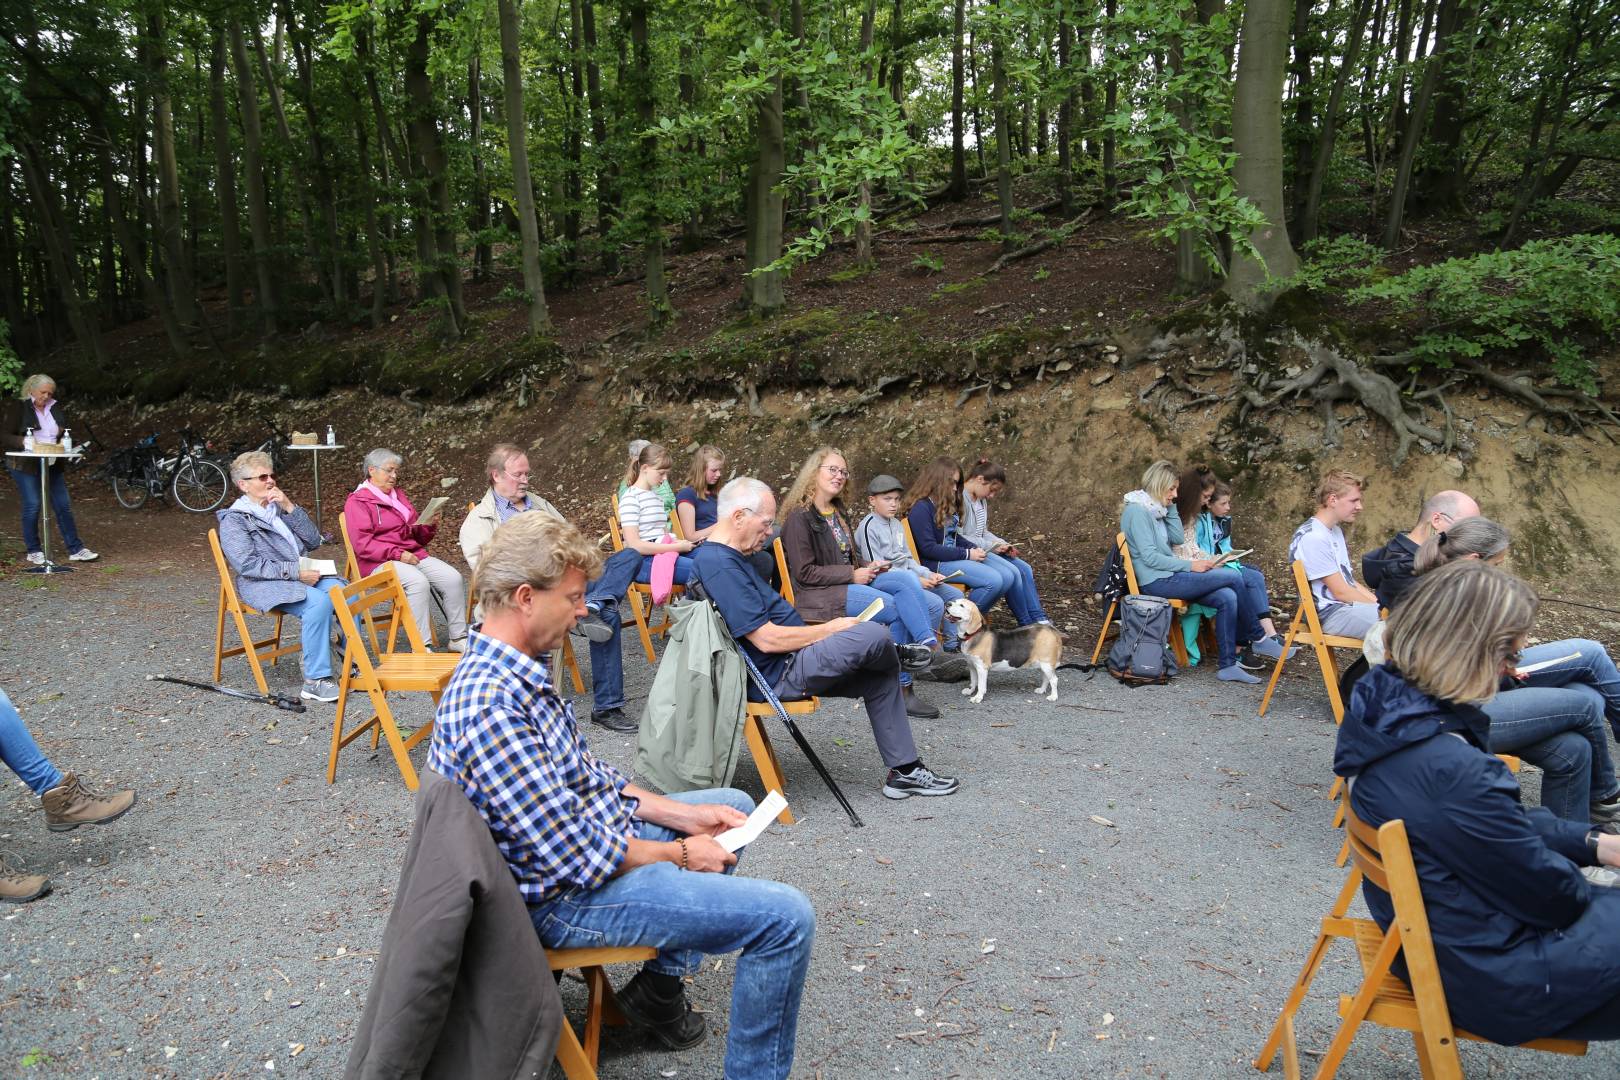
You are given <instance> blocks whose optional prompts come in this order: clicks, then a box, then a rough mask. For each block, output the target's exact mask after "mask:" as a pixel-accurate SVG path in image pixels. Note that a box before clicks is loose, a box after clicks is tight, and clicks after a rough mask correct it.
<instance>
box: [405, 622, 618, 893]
mask: <svg viewBox="0 0 1620 1080" xmlns="http://www.w3.org/2000/svg"><path fill="white" fill-rule="evenodd" d="M433 725H434V726H433V741H432V743H431V745H430V747H429V749H428V758H427V764H428V768H430V769H432V770H434V771H435V772H437V773H440V774H441V775H443V776H446V777H449V778H450V779H451V780H454V781H455V782H456V783H457V784H459V785H460V786H461V790H462V791H463V792H464V793H465V794H466V796H467V799H468V801H470V802H471V803H472V804H473V806H474V807H476V808H477V810H478V812H479V814H481V815H482V816H483V818H484V820H485V821H486V822H487V823H488V824H489V831H490V833H491V835H493V837H494V838H495V846H496V847H498V848H500V851H501V855H502V856H504V857H505V859H506V865H507V866H508V867H509V868H510V869H511V871H512V876H513V877H514V878H516V879H517V885H518V891H519V892H521V893H522V894H523V899H524V901H525V902H527V903H529V904H531V905H535V904H541V903H544V902H545V901H547V900H551V899H554V898H555V897H556V896H557V895H558V894H559V893H561V892H562V891H563V890H565V889H569V888H573V887H578V888H583V889H594V888H596V887H597V886H599V885H601V884H602V883H603V882H605V881H607V880H608V878H610V877H612V876H613V874H614V872H615V871H617V870H618V869H619V866H620V864H621V863H623V862H624V857H625V854H626V853H627V852H628V851H629V848H630V838H631V837H633V836H634V835H635V833H636V825H635V820H634V819H635V812H636V807H637V805H638V803H637V800H636V799H634V798H632V797H630V796H627V795H625V794H624V786H625V784H627V783H628V782H629V780H628V778H627V777H626V776H624V774H623V773H620V772H619V771H618V770H617V769H615V768H614V767H613V766H611V765H609V764H607V763H606V762H602V761H598V760H596V758H594V757H593V756H592V755H591V752H590V751H589V750H588V749H586V747H585V743H584V741H583V740H581V738H580V736H579V728H578V725H577V724H576V723H575V721H574V710H573V708H572V707H571V706H570V705H569V704H568V702H567V701H565V700H563V699H562V698H561V697H560V696H558V694H557V690H556V687H555V685H554V684H553V683H552V681H551V672H550V671H548V670H547V669H546V666H545V665H544V664H542V663H541V662H540V661H538V660H536V659H533V658H532V657H529V656H525V655H524V654H523V653H521V652H519V651H518V650H517V649H514V648H512V647H511V646H510V645H507V644H506V643H504V642H501V641H497V640H496V639H495V638H492V637H487V636H486V635H484V634H480V633H478V632H476V631H474V632H473V633H471V634H469V635H468V639H467V651H466V653H465V654H464V655H463V656H462V658H461V662H460V663H459V664H457V665H456V670H455V674H453V675H452V676H451V677H450V685H449V686H448V687H447V688H446V689H445V692H444V698H443V699H442V700H441V701H440V702H439V709H438V712H437V714H435V716H434V718H433Z"/></svg>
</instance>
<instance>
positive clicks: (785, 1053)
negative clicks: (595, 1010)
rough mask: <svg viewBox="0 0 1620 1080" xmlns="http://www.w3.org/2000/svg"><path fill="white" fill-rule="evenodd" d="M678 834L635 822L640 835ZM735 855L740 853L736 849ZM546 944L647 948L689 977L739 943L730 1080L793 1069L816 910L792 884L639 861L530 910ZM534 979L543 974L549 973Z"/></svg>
mask: <svg viewBox="0 0 1620 1080" xmlns="http://www.w3.org/2000/svg"><path fill="white" fill-rule="evenodd" d="M670 798H672V799H675V800H676V801H678V802H683V803H724V804H726V805H728V806H733V807H736V808H737V809H738V810H741V811H743V812H744V813H747V812H748V811H750V810H752V809H753V808H754V802H753V800H752V799H750V798H749V797H748V796H747V795H745V794H743V793H742V792H740V791H735V790H732V789H731V788H716V789H713V790H709V791H687V792H682V793H681V794H679V795H671V796H670ZM677 835H678V834H676V833H674V832H672V831H671V830H669V829H666V828H663V827H662V826H658V825H650V824H648V823H646V822H640V823H638V827H637V836H638V837H639V838H640V839H642V840H652V841H664V842H667V841H670V840H673V839H675V837H676V836H677ZM739 854H741V853H740V852H739ZM529 917H530V919H532V920H533V922H534V926H535V929H536V931H537V932H538V933H539V935H540V942H541V944H543V945H545V946H546V947H547V948H548V949H584V948H596V947H599V946H630V945H649V946H652V947H654V948H657V949H658V950H659V953H658V956H657V957H655V958H654V959H652V960H649V961H647V963H646V967H647V969H648V970H650V971H654V972H657V973H658V974H661V975H676V976H685V975H689V974H691V973H692V972H694V971H696V970H697V967H698V965H699V964H700V963H701V962H702V958H703V955H704V954H708V955H712V956H717V955H720V954H723V953H731V952H736V951H738V950H739V949H740V950H742V955H741V956H740V957H738V958H737V964H736V967H735V969H734V972H735V974H734V975H733V976H732V987H731V1024H730V1029H729V1031H728V1033H727V1036H726V1066H725V1075H726V1077H727V1078H728V1080H773V1078H785V1077H787V1076H788V1074H789V1073H790V1072H791V1071H792V1069H793V1045H794V1038H795V1033H796V1032H797V1030H798V1024H799V998H800V995H801V994H802V993H803V991H804V976H805V971H806V970H807V969H808V968H809V966H810V945H811V942H812V941H813V940H814V938H815V932H816V914H815V911H814V910H813V909H812V908H811V906H810V900H809V899H808V898H807V897H806V896H805V895H804V894H803V893H801V892H800V891H799V890H798V889H795V888H793V887H792V886H791V885H782V884H778V883H777V882H774V881H762V880H760V879H758V878H742V877H733V876H731V872H730V871H729V870H728V871H727V872H726V873H725V874H700V873H685V872H683V871H681V870H680V869H678V868H677V867H675V866H674V865H673V864H671V863H667V862H658V863H653V864H651V865H649V866H639V867H637V868H636V869H634V870H631V871H629V872H628V873H624V874H620V875H619V876H618V877H615V878H611V879H609V880H608V881H606V882H604V883H603V884H602V885H600V886H598V887H597V888H595V889H578V888H575V889H569V890H567V891H565V892H563V893H562V894H561V895H559V896H557V897H556V898H555V899H552V900H549V901H547V902H545V903H543V904H541V905H538V906H535V907H531V908H530V909H529ZM536 977H537V978H543V977H545V975H544V973H543V972H540V973H537V975H536Z"/></svg>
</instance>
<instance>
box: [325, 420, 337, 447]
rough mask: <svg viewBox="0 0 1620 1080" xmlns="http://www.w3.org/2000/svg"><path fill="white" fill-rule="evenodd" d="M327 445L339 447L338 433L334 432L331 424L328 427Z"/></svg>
mask: <svg viewBox="0 0 1620 1080" xmlns="http://www.w3.org/2000/svg"><path fill="white" fill-rule="evenodd" d="M326 445H327V446H336V445H337V432H335V431H333V430H332V425H331V424H327V425H326Z"/></svg>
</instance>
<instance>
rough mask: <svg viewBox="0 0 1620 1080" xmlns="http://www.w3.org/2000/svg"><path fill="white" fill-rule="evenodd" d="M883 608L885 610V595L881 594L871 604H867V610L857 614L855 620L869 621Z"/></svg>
mask: <svg viewBox="0 0 1620 1080" xmlns="http://www.w3.org/2000/svg"><path fill="white" fill-rule="evenodd" d="M882 610H883V597H881V596H880V597H878V598H877V599H876V600H874V601H872V602H871V603H870V604H867V605H866V610H865V611H863V612H861V613H860V614H859V615H857V616H855V621H856V622H867V621H869V620H870V619H871V618H872V616H874V615H876V614H877V613H878V612H880V611H882Z"/></svg>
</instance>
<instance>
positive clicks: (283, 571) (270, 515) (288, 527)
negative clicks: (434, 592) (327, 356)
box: [214, 450, 348, 701]
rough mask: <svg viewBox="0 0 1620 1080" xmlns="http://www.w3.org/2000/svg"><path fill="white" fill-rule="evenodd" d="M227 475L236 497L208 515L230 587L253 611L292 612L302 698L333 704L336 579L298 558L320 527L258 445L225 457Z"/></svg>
mask: <svg viewBox="0 0 1620 1080" xmlns="http://www.w3.org/2000/svg"><path fill="white" fill-rule="evenodd" d="M231 479H232V480H234V481H235V482H236V487H237V490H239V491H240V492H241V493H242V497H241V498H239V499H237V500H236V501H235V502H234V503H232V504H231V505H229V506H227V507H226V508H225V509H223V510H220V511H218V512H217V513H216V514H215V515H214V516H215V517H217V518H218V519H219V549H220V551H221V552H223V553H224V555H225V561H226V562H228V563H230V564H231V569H232V570H234V571H235V572H236V591H237V592H238V593H240V594H241V597H242V599H243V601H245V602H246V603H248V604H251V605H252V606H254V607H256V608H258V609H259V610H260V611H280V612H284V613H286V614H288V615H292V616H294V617H296V618H297V619H298V621H299V625H300V626H301V627H302V630H303V633H302V634H301V636H300V639H299V640H300V641H301V642H302V645H303V651H302V652H300V653H299V659H300V660H301V661H302V663H303V665H304V689H303V692H302V696H304V697H306V698H308V699H310V700H311V701H336V700H337V699H338V686H337V683H336V682H334V681H333V680H332V623H333V621H334V620H335V619H336V614H335V613H334V612H333V610H332V596H331V593H330V592H329V591H328V590H330V589H331V588H332V586H333V585H347V584H348V582H346V581H344V580H343V579H342V578H340V577H325V578H323V577H321V575H320V573H319V572H318V571H315V570H303V569H300V563H299V559H300V558H301V557H302V556H303V555H304V554H305V553H306V552H309V551H313V550H314V549H315V548H318V547H320V546H321V532H320V530H319V529H317V528H316V527H315V523H314V522H313V521H311V520H310V518H309V514H307V513H305V511H304V509H303V507H300V506H294V505H293V501H292V499H291V498H289V497H288V495H287V493H286V492H285V491H283V490H282V489H281V488H280V486H278V485H277V484H276V473H275V465H274V464H273V463H272V462H271V459H270V455H269V454H266V453H265V452H264V451H262V450H249V451H248V452H247V453H245V454H239V455H237V458H236V460H235V461H233V462H231Z"/></svg>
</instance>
